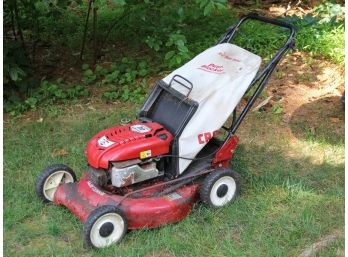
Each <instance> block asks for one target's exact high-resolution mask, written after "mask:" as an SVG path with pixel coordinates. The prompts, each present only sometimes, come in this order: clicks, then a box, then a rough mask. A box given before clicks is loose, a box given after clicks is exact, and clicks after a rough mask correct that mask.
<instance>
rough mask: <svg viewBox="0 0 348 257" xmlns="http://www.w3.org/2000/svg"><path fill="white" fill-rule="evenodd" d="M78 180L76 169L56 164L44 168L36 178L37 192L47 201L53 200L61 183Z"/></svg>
mask: <svg viewBox="0 0 348 257" xmlns="http://www.w3.org/2000/svg"><path fill="white" fill-rule="evenodd" d="M75 181H76V175H75V173H74V171H73V170H72V169H71V168H69V167H68V166H66V165H64V164H54V165H51V166H49V167H47V168H46V169H45V170H43V171H42V172H41V173H40V175H39V176H38V177H37V180H36V194H37V196H38V197H39V198H40V199H41V200H42V201H43V202H45V203H49V202H52V201H53V198H54V194H55V192H56V191H57V188H58V186H59V185H61V184H65V183H73V182H75Z"/></svg>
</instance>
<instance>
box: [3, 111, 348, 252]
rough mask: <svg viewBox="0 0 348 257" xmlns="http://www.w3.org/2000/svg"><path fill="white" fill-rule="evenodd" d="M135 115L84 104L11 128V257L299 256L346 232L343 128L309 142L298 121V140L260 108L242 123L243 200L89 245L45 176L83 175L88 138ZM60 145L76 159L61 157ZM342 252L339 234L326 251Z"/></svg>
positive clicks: (238, 166)
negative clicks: (40, 186)
mask: <svg viewBox="0 0 348 257" xmlns="http://www.w3.org/2000/svg"><path fill="white" fill-rule="evenodd" d="M135 113H136V108H135V107H132V108H129V107H122V106H120V107H119V108H115V110H109V111H98V110H94V111H93V110H89V111H82V112H81V111H78V108H77V107H76V109H75V111H73V112H68V113H65V114H64V115H61V116H58V117H56V118H52V117H50V116H49V115H47V113H46V114H45V113H44V114H43V116H42V117H43V121H42V122H38V121H35V119H34V121H26V122H23V121H22V122H19V121H15V120H9V121H8V122H7V123H6V124H5V128H4V231H5V236H4V255H5V256H95V255H98V256H111V255H112V256H297V255H299V253H300V252H301V251H302V250H303V249H305V248H306V247H307V246H308V245H310V244H312V243H313V242H315V241H317V240H318V239H319V238H321V237H322V236H324V235H327V234H330V232H332V231H333V230H337V229H339V230H342V229H343V226H344V191H343V190H344V189H343V188H344V136H343V134H340V133H336V132H335V131H334V132H333V133H331V135H330V138H332V137H334V138H335V140H331V139H330V140H325V138H326V137H327V136H328V133H326V134H325V133H320V134H318V136H313V137H310V138H308V137H306V136H305V135H306V134H305V131H306V126H305V124H304V123H295V124H292V127H291V129H292V130H293V131H296V134H295V135H296V136H297V138H295V139H294V138H290V137H286V136H284V133H285V132H284V131H285V128H287V127H288V124H284V123H283V122H282V121H281V119H280V116H279V115H276V114H274V113H272V112H269V113H268V112H262V113H252V114H250V115H249V116H248V118H247V121H246V122H245V123H243V125H242V127H241V129H240V133H241V139H242V140H241V144H240V146H239V148H238V150H237V151H236V154H235V158H234V160H233V167H234V169H235V170H237V171H238V172H239V173H240V174H241V176H242V178H243V182H242V193H241V196H240V198H239V199H238V200H237V201H236V202H235V203H234V204H232V205H229V206H227V207H225V208H222V209H218V210H211V209H207V208H205V207H203V206H201V205H199V204H198V205H196V206H195V208H194V210H193V212H192V213H191V214H190V215H189V216H188V217H187V218H186V219H184V220H183V221H181V222H179V223H177V224H175V225H168V226H165V227H162V228H158V229H153V230H138V231H132V232H130V233H128V234H127V235H126V237H125V239H124V240H123V241H122V242H121V244H119V245H114V246H112V247H110V248H107V249H103V250H99V251H89V250H86V249H84V248H83V245H82V238H81V232H82V226H83V224H82V223H81V222H79V221H78V220H77V219H76V218H75V217H74V216H73V215H72V214H71V213H70V212H69V211H68V210H66V209H65V208H63V207H59V206H53V205H44V204H42V203H41V202H40V201H39V200H38V198H37V197H36V195H35V192H34V184H35V179H36V176H37V175H38V173H39V172H40V171H41V170H42V169H43V168H45V167H46V166H47V165H49V164H52V163H66V164H68V165H69V166H71V167H72V168H73V169H74V170H75V171H76V173H77V175H78V177H79V176H80V175H81V174H82V171H83V169H84V168H85V167H86V163H85V158H84V154H83V150H84V147H85V145H86V142H87V140H88V139H89V138H90V137H91V136H92V135H94V134H95V133H96V132H98V131H100V130H101V129H103V128H106V127H109V126H111V125H113V124H116V123H120V121H121V119H122V118H124V117H128V118H132V117H134V116H135ZM325 124H326V123H325ZM325 124H322V125H321V126H323V127H324V128H325V126H326V125H325ZM327 126H329V125H327ZM274 132H277V133H274ZM300 132H302V134H301V133H300ZM299 135H301V136H299ZM302 135H303V136H302ZM60 149H64V150H65V152H66V153H67V155H64V156H54V155H52V153H55V152H57V150H60ZM319 157H320V158H319ZM342 248H343V241H342V240H339V241H337V242H335V243H334V244H333V245H331V246H330V247H328V248H326V249H324V250H322V251H321V252H320V253H318V255H317V256H337V251H339V249H342Z"/></svg>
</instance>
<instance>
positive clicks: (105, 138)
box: [85, 121, 173, 169]
mask: <svg viewBox="0 0 348 257" xmlns="http://www.w3.org/2000/svg"><path fill="white" fill-rule="evenodd" d="M172 139H173V136H172V135H171V134H170V132H169V131H167V130H166V129H164V127H163V126H162V125H160V124H158V123H155V122H150V123H143V122H140V121H135V122H133V123H131V124H129V125H126V126H115V127H112V128H108V129H105V130H103V131H101V132H99V133H98V134H96V135H95V136H94V137H92V139H91V140H90V141H89V142H88V144H87V149H86V151H85V153H86V156H87V161H88V164H89V165H91V166H92V167H94V168H97V169H98V168H104V169H107V168H108V167H109V162H112V161H126V160H130V159H136V158H140V159H145V158H149V157H152V156H158V155H162V154H167V153H169V145H170V142H171V141H172Z"/></svg>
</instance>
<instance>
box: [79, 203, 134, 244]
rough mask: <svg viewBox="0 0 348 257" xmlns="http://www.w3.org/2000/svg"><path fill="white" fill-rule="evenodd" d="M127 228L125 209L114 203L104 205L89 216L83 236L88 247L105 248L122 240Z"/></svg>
mask: <svg viewBox="0 0 348 257" xmlns="http://www.w3.org/2000/svg"><path fill="white" fill-rule="evenodd" d="M127 230H128V223H127V219H126V216H125V215H124V214H123V211H122V210H121V209H119V208H118V207H116V206H113V205H103V206H101V207H98V208H96V209H95V210H94V211H92V212H91V214H90V215H89V216H88V217H87V220H86V222H85V224H84V226H83V238H84V241H85V245H86V246H87V247H91V248H104V247H107V246H110V245H111V244H115V243H117V242H119V241H121V239H122V238H123V236H124V235H125V234H126V232H127Z"/></svg>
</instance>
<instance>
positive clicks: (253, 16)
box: [219, 13, 295, 48]
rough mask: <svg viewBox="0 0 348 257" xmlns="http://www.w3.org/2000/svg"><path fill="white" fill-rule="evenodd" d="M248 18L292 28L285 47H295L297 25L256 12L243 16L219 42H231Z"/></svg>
mask: <svg viewBox="0 0 348 257" xmlns="http://www.w3.org/2000/svg"><path fill="white" fill-rule="evenodd" d="M247 20H258V21H261V22H264V23H269V24H272V25H275V26H278V27H283V28H286V29H289V30H290V35H289V37H288V39H287V41H286V43H285V45H284V48H294V45H295V44H294V37H295V27H294V26H293V25H291V24H289V23H287V22H284V21H280V20H276V19H270V18H267V17H263V16H260V15H258V14H256V13H250V14H247V15H245V16H243V17H242V18H241V19H240V20H239V21H238V23H237V24H235V25H233V26H231V27H230V28H229V29H228V32H227V33H226V35H225V36H224V37H223V39H222V40H221V41H220V42H219V44H220V43H229V42H230V41H231V40H232V39H233V37H234V36H235V34H236V32H237V31H238V29H239V27H240V26H241V25H242V24H243V23H244V22H245V21H247Z"/></svg>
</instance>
